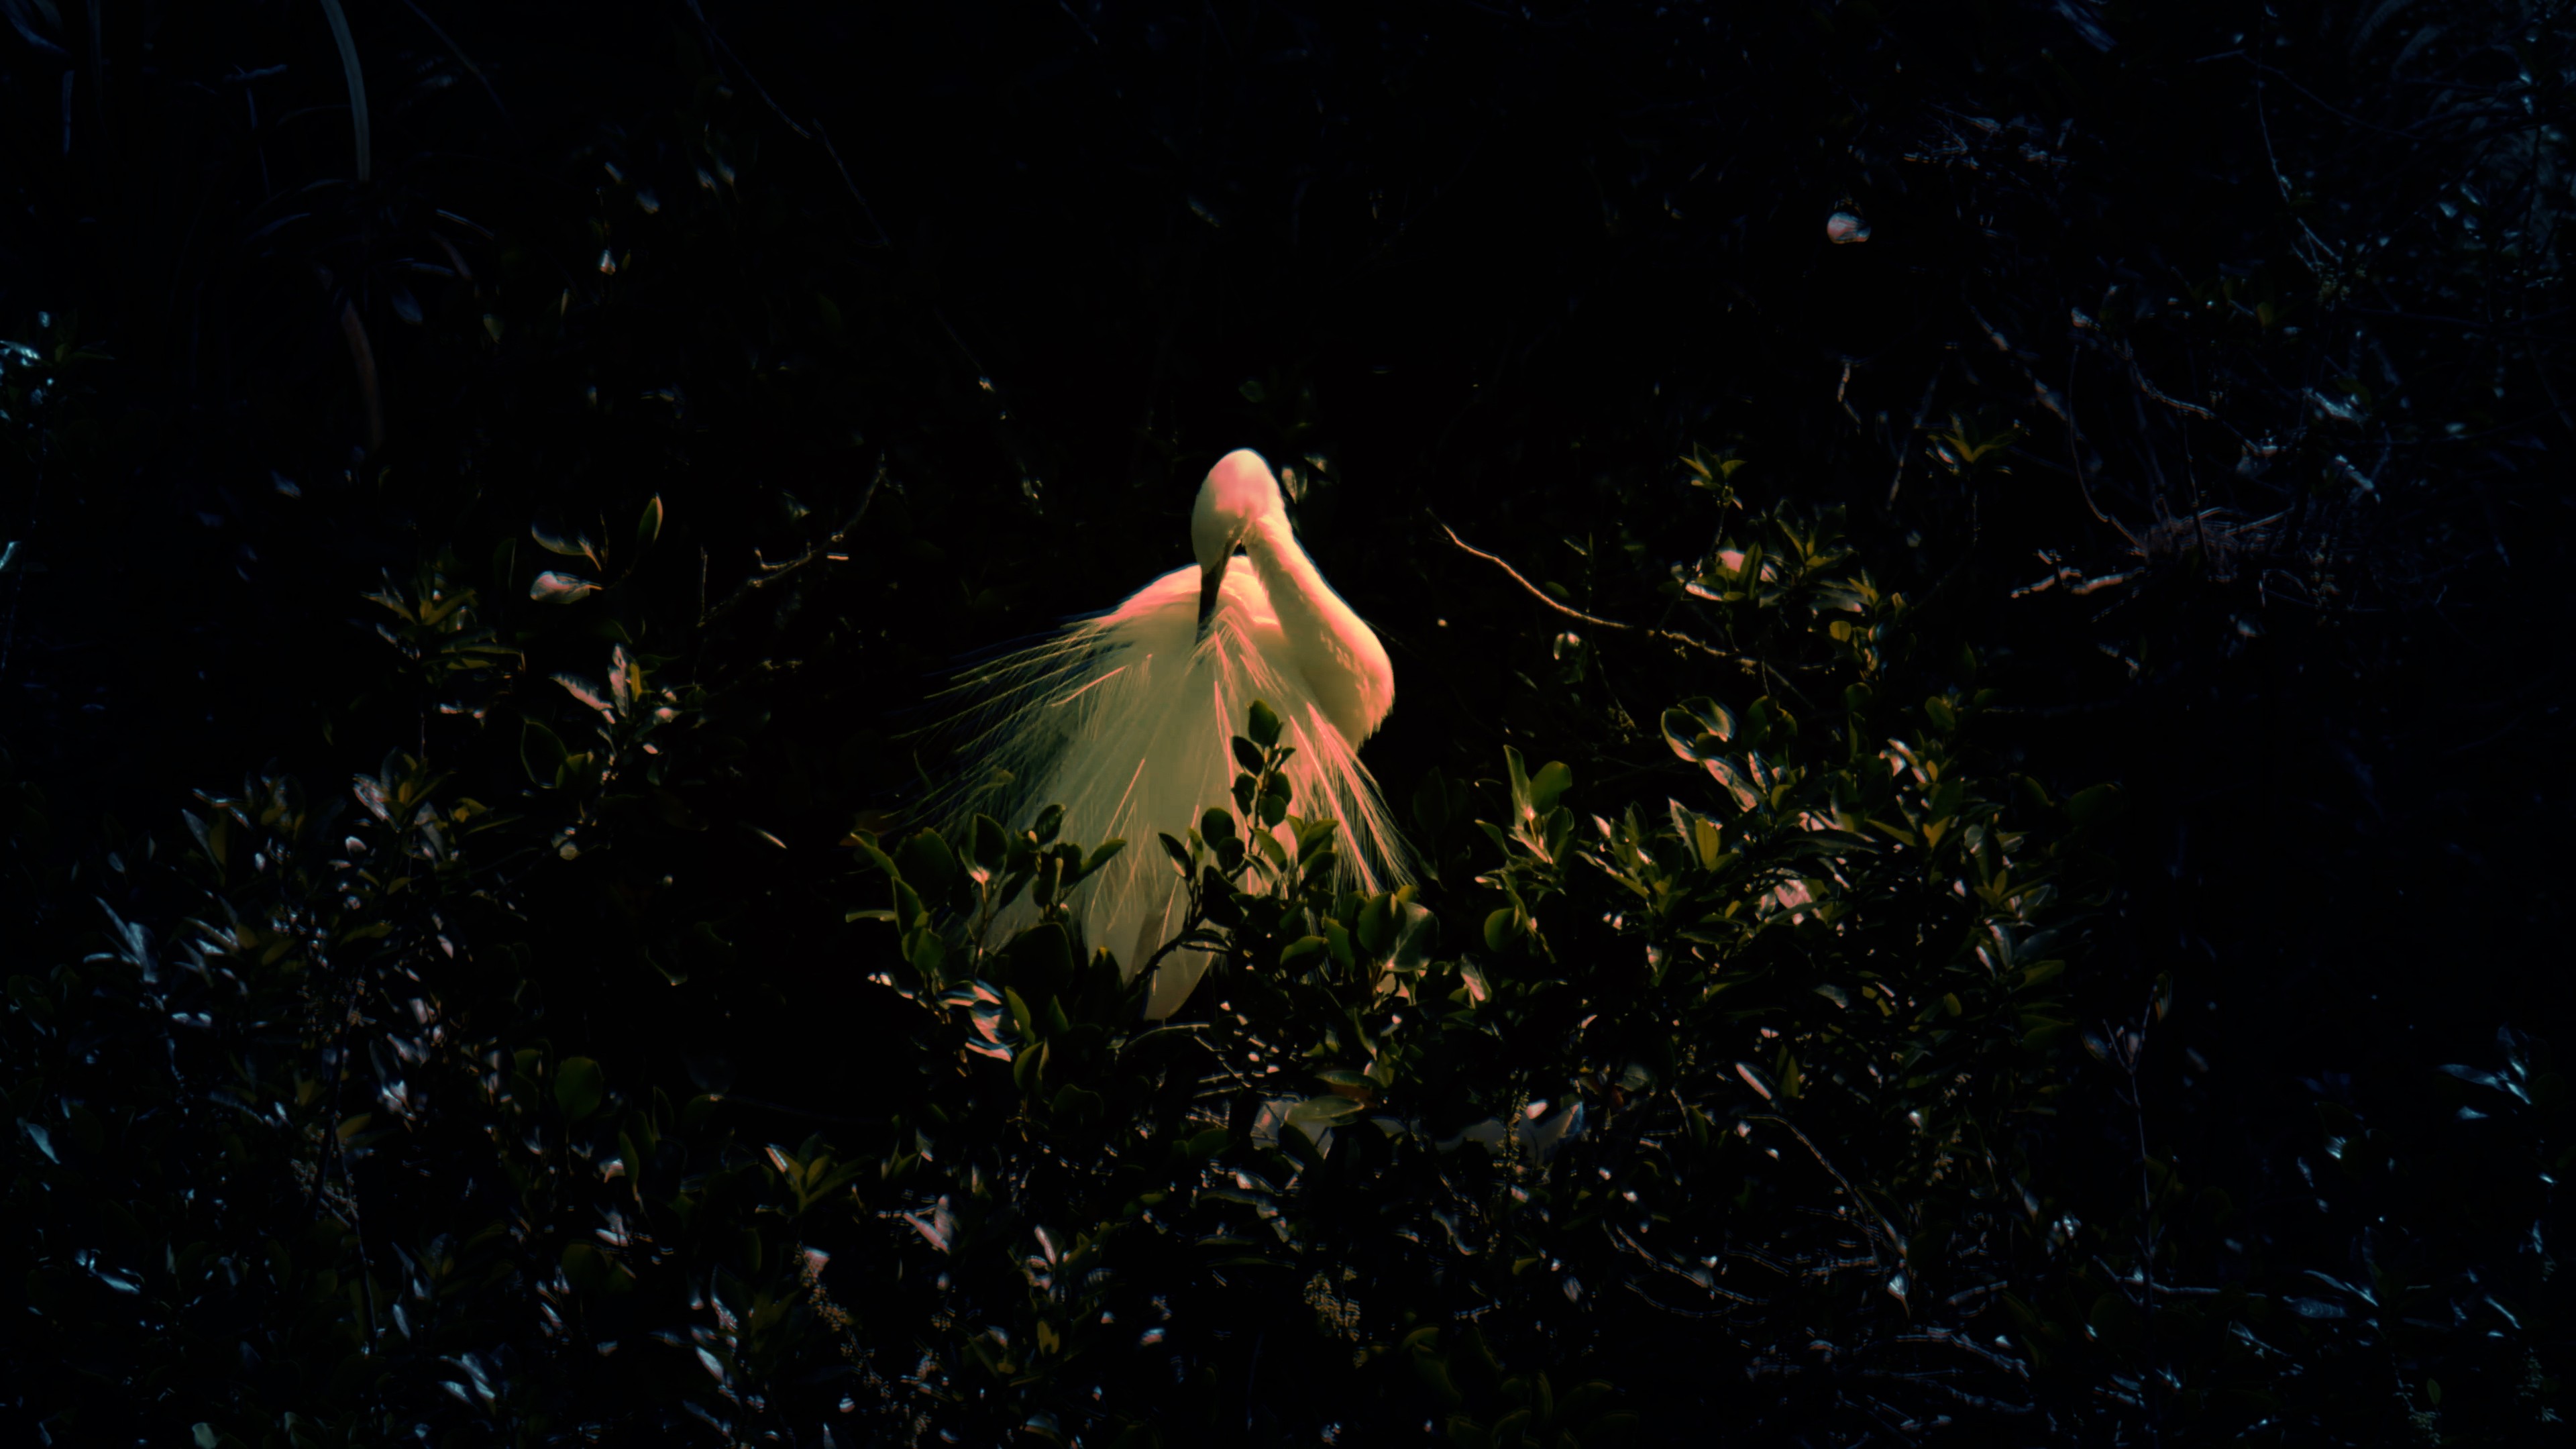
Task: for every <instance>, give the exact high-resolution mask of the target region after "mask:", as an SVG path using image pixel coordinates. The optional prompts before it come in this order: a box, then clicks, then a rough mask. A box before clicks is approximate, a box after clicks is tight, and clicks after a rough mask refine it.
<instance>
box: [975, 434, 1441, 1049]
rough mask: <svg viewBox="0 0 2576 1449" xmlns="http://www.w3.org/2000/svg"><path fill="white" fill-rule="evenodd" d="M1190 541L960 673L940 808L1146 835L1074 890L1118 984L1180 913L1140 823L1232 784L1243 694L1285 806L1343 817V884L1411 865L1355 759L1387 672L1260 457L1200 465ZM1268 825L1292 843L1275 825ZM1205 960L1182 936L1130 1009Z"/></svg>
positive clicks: (1097, 836) (1152, 1002)
mask: <svg viewBox="0 0 2576 1449" xmlns="http://www.w3.org/2000/svg"><path fill="white" fill-rule="evenodd" d="M1190 545H1191V548H1192V550H1193V551H1194V552H1195V553H1196V554H1197V558H1198V561H1197V562H1196V563H1194V564H1190V565H1186V566H1184V567H1181V568H1177V569H1174V570H1172V571H1171V572H1170V573H1167V574H1164V575H1163V576H1162V577H1160V578H1158V579H1156V580H1154V581H1153V582H1152V583H1149V584H1147V585H1146V586H1145V587H1144V588H1142V589H1140V590H1138V591H1137V592H1136V593H1135V594H1133V595H1131V596H1129V598H1128V599H1127V601H1126V602H1125V603H1122V604H1120V605H1119V606H1118V607H1117V608H1115V609H1112V610H1110V611H1109V612H1108V613H1106V614H1100V615H1096V616H1094V617H1091V618H1087V619H1080V620H1077V621H1075V622H1074V623H1072V624H1070V625H1069V626H1067V627H1066V628H1064V629H1063V630H1062V631H1060V632H1058V633H1056V634H1054V635H1053V636H1051V637H1049V638H1047V639H1046V640H1044V641H1043V642H1041V643H1039V644H1037V645H1035V646H1033V647H1031V648H1027V649H1022V650H1019V651H1016V652H1014V653H1010V654H1006V655H1004V656H1002V657H1000V658H998V659H995V660H993V661H991V662H989V663H987V664H985V665H983V666H981V667H979V668H977V669H975V670H973V671H971V672H970V673H969V674H968V675H967V676H966V677H965V678H964V679H963V680H961V681H960V683H959V685H958V686H957V688H958V691H959V692H961V693H963V694H965V695H967V696H968V697H969V698H970V699H972V700H973V701H974V703H973V704H972V705H971V706H970V708H969V710H968V712H967V718H968V719H969V720H970V721H971V722H972V728H971V731H970V733H969V736H968V738H967V739H966V740H965V741H964V745H963V753H964V754H965V756H966V757H967V760H968V766H969V768H968V770H967V772H966V773H965V775H963V776H962V777H961V779H962V780H963V782H964V786H963V788H962V789H961V790H960V791H958V792H957V795H956V797H954V798H953V799H952V803H951V807H950V808H951V812H952V813H963V811H964V810H965V809H967V808H969V807H970V806H982V807H983V808H985V809H987V810H988V811H989V812H990V813H992V814H995V815H997V816H1000V817H1001V818H1002V819H1004V820H1006V821H1010V822H1012V823H1013V824H1015V825H1016V824H1017V823H1018V822H1019V821H1021V820H1023V819H1026V818H1027V817H1028V816H1030V815H1033V814H1035V813H1036V812H1037V811H1038V810H1040V809H1042V808H1044V807H1045V806H1047V805H1049V804H1058V805H1062V806H1063V807H1064V822H1063V826H1062V830H1063V834H1064V837H1065V838H1066V839H1070V840H1077V841H1083V842H1086V843H1097V842H1099V841H1102V840H1106V839H1110V838H1113V837H1114V838H1118V839H1123V840H1126V841H1128V842H1130V844H1131V846H1132V847H1142V848H1131V849H1128V850H1126V851H1123V852H1121V853H1120V854H1119V855H1118V856H1117V857H1115V858H1114V859H1112V860H1111V861H1110V862H1109V863H1108V864H1107V865H1106V866H1104V867H1103V868H1102V870H1101V871H1100V873H1099V874H1097V875H1095V876H1092V877H1091V878H1090V879H1088V880H1086V881H1085V882H1084V883H1083V886H1082V888H1081V891H1080V892H1079V893H1078V894H1077V896H1076V897H1075V913H1076V915H1077V916H1078V917H1079V918H1080V919H1081V921H1082V923H1083V927H1084V931H1085V935H1086V937H1087V938H1088V940H1089V941H1090V942H1091V944H1093V945H1094V946H1106V947H1108V948H1109V949H1110V950H1111V951H1112V952H1113V953H1116V954H1117V955H1118V956H1119V958H1120V961H1121V965H1122V966H1123V968H1124V970H1125V971H1126V972H1127V974H1128V977H1129V979H1131V980H1132V979H1134V976H1135V973H1136V972H1138V971H1139V970H1141V969H1143V966H1144V964H1145V963H1146V962H1147V961H1149V960H1151V959H1152V958H1153V956H1154V954H1155V952H1156V951H1157V950H1158V949H1160V948H1161V947H1162V946H1163V945H1164V944H1165V943H1166V942H1167V941H1169V940H1170V939H1171V938H1172V937H1173V936H1174V935H1176V934H1178V933H1179V931H1180V929H1181V927H1182V924H1183V922H1182V914H1183V911H1184V910H1185V900H1184V897H1183V886H1182V882H1181V880H1180V879H1179V876H1178V874H1177V873H1176V872H1175V871H1174V870H1173V869H1172V866H1171V862H1170V860H1169V859H1168V858H1167V857H1166V856H1165V855H1164V853H1163V852H1162V851H1161V850H1158V849H1155V848H1153V842H1154V839H1155V836H1156V835H1157V834H1158V833H1168V834H1172V835H1175V836H1178V835H1180V834H1181V833H1182V832H1183V831H1185V830H1186V829H1187V828H1188V827H1189V826H1190V825H1191V824H1193V823H1195V822H1196V821H1197V819H1198V818H1199V813H1200V812H1201V811H1202V810H1204V809H1206V808H1207V807H1208V806H1211V805H1215V804H1219V803H1222V802H1224V801H1225V800H1227V799H1228V792H1229V787H1230V786H1231V784H1232V782H1233V778H1234V770H1235V765H1234V758H1233V754H1232V742H1233V737H1234V736H1235V735H1236V734H1237V733H1238V732H1240V731H1241V730H1242V729H1243V727H1244V720H1245V716H1246V714H1247V712H1248V711H1249V710H1250V708H1251V705H1252V702H1253V701H1254V700H1261V701H1263V702H1265V703H1267V704H1268V705H1269V706H1270V707H1271V708H1272V709H1273V710H1274V711H1276V712H1277V714H1278V716H1279V718H1280V721H1281V729H1280V733H1279V743H1280V744H1282V745H1285V746H1289V747H1292V748H1293V749H1294V750H1295V754H1294V755H1293V756H1291V757H1290V758H1289V760H1288V763H1287V765H1286V767H1285V769H1284V771H1283V773H1284V774H1285V775H1286V776H1287V778H1288V783H1289V785H1290V786H1291V788H1292V789H1293V790H1294V792H1295V794H1294V803H1293V805H1292V806H1291V808H1292V809H1293V810H1294V811H1295V812H1296V813H1297V814H1299V815H1302V816H1304V817H1306V818H1309V819H1330V820H1334V821H1336V822H1338V823H1339V835H1340V847H1339V851H1338V856H1339V863H1338V865H1337V867H1336V868H1337V870H1339V871H1340V872H1341V876H1340V879H1341V882H1342V884H1344V885H1346V886H1353V887H1356V888H1358V889H1361V890H1365V891H1380V890H1388V889H1392V888H1394V887H1396V886H1398V885H1401V884H1403V883H1404V882H1405V881H1406V880H1407V879H1409V872H1408V870H1407V868H1406V863H1405V853H1404V845H1403V842H1402V840H1401V839H1400V838H1399V837H1398V835H1397V834H1396V830H1395V826H1394V822H1393V821H1392V820H1390V819H1389V818H1388V816H1387V812H1386V806H1385V804H1384V802H1383V801H1381V800H1380V799H1379V797H1378V791H1377V784H1376V782H1375V781H1374V780H1372V779H1371V778H1370V776H1369V772H1368V769H1367V767H1366V766H1364V765H1362V764H1361V763H1360V759H1359V747H1360V745H1361V743H1362V742H1363V741H1365V740H1367V739H1368V737H1369V736H1370V735H1372V734H1374V733H1376V732H1377V727H1378V726H1379V725H1380V724H1381V723H1383V722H1384V721H1385V719H1386V716H1387V711H1388V710H1390V709H1392V708H1393V707H1394V705H1395V671H1394V668H1393V667H1392V666H1391V665H1390V664H1389V663H1388V662H1387V657H1386V648H1385V646H1384V645H1382V644H1380V643H1379V642H1378V638H1377V635H1376V633H1375V632H1374V631H1372V630H1371V629H1370V628H1369V626H1368V625H1367V624H1366V623H1365V622H1363V621H1362V620H1361V618H1360V616H1359V615H1358V614H1357V613H1355V612H1353V611H1352V609H1351V606H1350V605H1348V604H1346V603H1344V602H1342V597H1341V595H1339V594H1337V593H1335V592H1333V587H1332V585H1330V584H1328V583H1326V582H1325V581H1324V575H1323V572H1322V571H1321V570H1319V569H1317V568H1316V567H1315V561H1314V560H1313V559H1311V558H1309V557H1307V555H1306V550H1305V549H1304V548H1303V547H1301V546H1300V545H1299V544H1298V542H1297V535H1296V532H1295V530H1294V529H1293V528H1292V527H1291V526H1290V524H1289V521H1288V507H1287V502H1286V500H1285V499H1283V498H1282V497H1281V495H1280V491H1279V480H1278V479H1277V478H1275V477H1273V476H1272V474H1271V471H1270V465H1269V464H1268V463H1266V462H1265V461H1263V459H1262V457H1261V455H1260V454H1258V453H1256V452H1253V451H1252V450H1251V449H1249V448H1244V449H1237V450H1236V451H1234V452H1231V453H1228V454H1226V455H1225V456H1224V457H1223V458H1220V459H1218V460H1217V464H1216V466H1215V467H1214V468H1211V469H1210V470H1208V475H1207V478H1206V481H1204V482H1203V483H1201V484H1200V485H1199V493H1198V501H1197V503H1196V504H1195V505H1194V506H1193V507H1192V509H1191V510H1190ZM1238 553H1240V554H1241V555H1242V564H1238V563H1237V561H1236V555H1237V554H1238ZM1243 565H1248V567H1246V566H1243ZM1279 833H1280V838H1281V843H1282V844H1291V843H1292V841H1291V839H1290V837H1288V835H1287V834H1286V830H1285V827H1284V826H1283V827H1280V830H1279ZM1031 909H1032V908H1031V907H1029V906H1028V905H1027V903H1026V902H1025V901H1023V902H1022V903H1020V905H1019V906H1018V908H1017V910H1018V917H1017V918H1016V919H1015V918H1012V917H1005V918H1003V919H1002V920H1001V921H999V922H997V924H999V925H1002V926H1004V927H1010V926H1015V925H1017V924H1019V923H1021V921H1023V920H1025V918H1026V916H1027V914H1028V913H1029V912H1030V911H1031ZM1207 965H1208V958H1207V957H1206V956H1205V955H1203V954H1200V953H1197V952H1191V951H1174V952H1172V953H1170V954H1169V955H1167V956H1166V957H1165V958H1164V959H1163V962H1162V964H1161V965H1160V966H1159V967H1158V968H1157V969H1156V971H1155V978H1154V981H1153V983H1152V987H1151V990H1150V992H1149V994H1148V997H1147V1004H1146V1015H1147V1016H1148V1017H1150V1018H1153V1019H1156V1020H1160V1019H1162V1018H1164V1017H1168V1016H1170V1015H1171V1014H1172V1013H1173V1012H1175V1011H1178V1010H1179V1009H1180V1007H1181V1004H1182V1003H1183V1002H1184V1001H1186V1000H1187V999H1188V997H1189V994H1190V992H1191V990H1192V989H1193V988H1195V987H1196V986H1197V985H1198V981H1199V978H1200V977H1201V976H1202V975H1203V974H1205V972H1206V970H1207Z"/></svg>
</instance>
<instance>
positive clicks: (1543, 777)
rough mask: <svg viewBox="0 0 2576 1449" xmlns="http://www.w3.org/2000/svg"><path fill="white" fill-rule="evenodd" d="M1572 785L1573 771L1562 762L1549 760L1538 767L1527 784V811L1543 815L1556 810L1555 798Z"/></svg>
mask: <svg viewBox="0 0 2576 1449" xmlns="http://www.w3.org/2000/svg"><path fill="white" fill-rule="evenodd" d="M1573 784H1574V770H1573V768H1572V767H1571V766H1568V765H1567V764H1566V763H1565V762H1564V761H1562V760H1550V761H1548V762H1547V763H1546V764H1544V765H1541V766H1539V768H1538V773H1537V774H1536V775H1534V776H1532V777H1531V779H1530V782H1529V811H1530V813H1531V814H1532V815H1545V814H1546V813H1547V812H1549V811H1551V810H1553V809H1555V808H1556V800H1557V797H1558V796H1560V795H1562V794H1564V793H1565V792H1566V791H1567V790H1568V789H1569V788H1571V787H1572V786H1573Z"/></svg>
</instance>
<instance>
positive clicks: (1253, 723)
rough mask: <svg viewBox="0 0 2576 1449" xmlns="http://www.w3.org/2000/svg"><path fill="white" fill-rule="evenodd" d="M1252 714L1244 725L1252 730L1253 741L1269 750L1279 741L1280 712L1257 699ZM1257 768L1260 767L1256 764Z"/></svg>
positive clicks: (1253, 704)
mask: <svg viewBox="0 0 2576 1449" xmlns="http://www.w3.org/2000/svg"><path fill="white" fill-rule="evenodd" d="M1250 716H1251V717H1250V718H1249V719H1247V720H1246V721H1245V725H1244V727H1245V728H1246V729H1247V730H1248V731H1250V733H1251V735H1252V742H1253V743H1254V744H1255V745H1258V746H1260V747H1261V748H1262V749H1264V750H1268V749H1269V748H1270V747H1271V746H1273V745H1276V744H1278V743H1279V730H1280V727H1281V723H1280V719H1279V712H1278V711H1277V710H1274V709H1272V708H1271V707H1270V706H1269V705H1268V704H1266V703H1263V702H1262V701H1260V700H1257V699H1256V700H1254V701H1253V702H1252V709H1251V711H1250ZM1255 768H1258V767H1257V766H1256V767H1255Z"/></svg>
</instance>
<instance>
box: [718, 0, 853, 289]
mask: <svg viewBox="0 0 2576 1449" xmlns="http://www.w3.org/2000/svg"><path fill="white" fill-rule="evenodd" d="M688 3H689V13H690V14H691V15H693V16H696V17H697V21H698V28H699V29H701V30H703V31H705V32H706V36H707V39H709V40H711V41H714V42H715V46H716V49H718V50H721V51H723V52H724V53H725V58H726V59H728V60H730V61H732V62H733V63H734V65H735V67H736V68H738V69H740V70H741V72H742V78H743V79H744V80H747V81H749V82H751V88H752V89H753V90H756V91H758V92H760V99H761V101H762V102H763V103H764V104H766V105H767V106H768V107H769V109H770V111H771V113H772V114H774V115H776V116H777V117H778V119H779V121H780V123H781V124H783V125H785V126H786V127H787V129H788V130H790V131H793V132H795V133H796V139H798V140H800V141H812V142H814V143H816V144H817V145H820V146H821V147H822V148H823V154H824V155H826V156H829V157H831V158H832V166H833V169H835V170H837V171H839V172H840V173H841V184H842V185H843V186H846V187H848V188H849V190H850V199H851V200H853V201H856V202H857V203H858V204H859V214H860V215H861V216H864V217H866V218H867V219H868V225H869V226H870V227H871V228H873V229H874V230H875V231H876V234H877V239H876V240H875V241H873V242H864V243H861V245H863V246H866V247H868V248H869V249H870V250H872V251H883V250H885V249H886V248H888V247H890V246H893V245H894V238H893V237H891V236H889V235H888V234H887V233H886V229H885V225H884V223H882V222H880V221H878V220H877V213H876V209H875V208H874V207H872V206H869V205H868V198H867V195H866V193H864V192H862V191H860V190H859V183H858V182H857V180H856V179H854V178H853V177H852V176H851V175H850V167H849V163H847V162H845V161H843V160H842V159H841V152H840V150H839V148H837V147H835V146H834V145H833V144H832V137H831V134H830V133H829V132H827V131H825V130H824V129H823V122H822V120H821V119H820V118H817V119H815V120H813V121H810V122H807V123H806V124H807V125H810V126H812V127H813V129H812V130H807V129H806V127H805V126H800V125H798V124H797V123H796V118H795V117H794V116H791V115H789V114H787V108H786V107H785V106H782V105H780V104H779V103H778V98H777V97H776V96H773V95H771V94H770V93H769V87H767V86H765V85H762V84H761V83H760V77H758V76H756V75H754V74H752V73H751V67H750V66H748V65H745V64H743V59H742V57H741V55H739V54H737V53H736V52H735V50H734V48H733V47H732V46H731V45H729V44H727V43H726V42H725V38H724V37H723V36H722V35H719V34H717V33H716V27H715V23H714V22H713V21H710V20H709V19H707V12H706V11H705V10H703V9H701V8H700V7H699V5H698V0H688Z"/></svg>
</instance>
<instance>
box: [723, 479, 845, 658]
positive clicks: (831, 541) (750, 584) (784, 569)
mask: <svg viewBox="0 0 2576 1449" xmlns="http://www.w3.org/2000/svg"><path fill="white" fill-rule="evenodd" d="M885 478H886V472H885V460H884V459H883V458H880V459H878V460H877V474H876V476H875V477H874V478H871V479H869V480H868V491H867V492H866V493H864V494H862V495H861V496H860V498H859V506H858V507H857V508H854V509H852V510H851V511H850V516H849V517H848V518H846V519H844V520H842V522H841V526H840V527H838V528H836V529H833V530H832V533H831V536H830V537H828V538H826V539H824V540H823V541H822V542H820V543H817V544H815V545H814V546H813V547H811V548H809V549H807V550H805V551H804V552H803V553H801V554H798V555H797V556H796V557H794V558H792V559H789V560H788V561H787V562H785V563H782V564H770V563H764V564H762V565H761V566H760V568H761V572H760V576H759V577H757V578H749V579H745V580H743V581H742V583H741V584H740V585H738V586H737V587H736V588H735V589H734V591H733V592H732V593H731V594H728V595H726V597H725V601H724V602H723V603H721V604H718V605H716V606H715V607H714V608H713V609H707V608H706V607H705V603H704V600H705V598H706V579H705V575H704V572H703V571H704V567H705V565H704V562H703V560H701V563H700V570H701V572H700V576H699V580H698V590H699V593H698V597H699V600H700V605H699V607H700V609H701V612H700V613H699V615H698V627H699V628H701V629H703V628H705V627H706V626H707V625H709V624H712V623H714V622H715V621H716V620H718V619H721V618H723V617H724V616H725V615H727V614H729V613H731V612H733V610H734V608H735V606H736V605H739V604H740V603H742V601H743V600H745V599H748V598H750V597H751V594H752V591H753V590H755V589H765V588H767V587H769V586H770V585H771V584H774V583H777V582H778V581H779V580H780V579H783V578H785V577H787V576H788V575H789V574H792V573H794V572H796V571H797V570H798V569H801V568H803V567H805V566H806V565H807V564H809V563H812V562H813V561H814V560H816V559H818V558H823V557H826V556H828V555H829V554H831V553H832V552H833V551H834V550H836V549H839V548H840V547H841V546H842V545H843V544H844V543H845V542H847V541H848V539H849V536H850V530H852V529H854V528H856V527H858V526H859V520H860V519H863V518H865V517H867V516H868V505H869V504H871V503H873V502H875V501H876V496H877V489H878V488H880V487H882V486H883V485H884V483H885Z"/></svg>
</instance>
